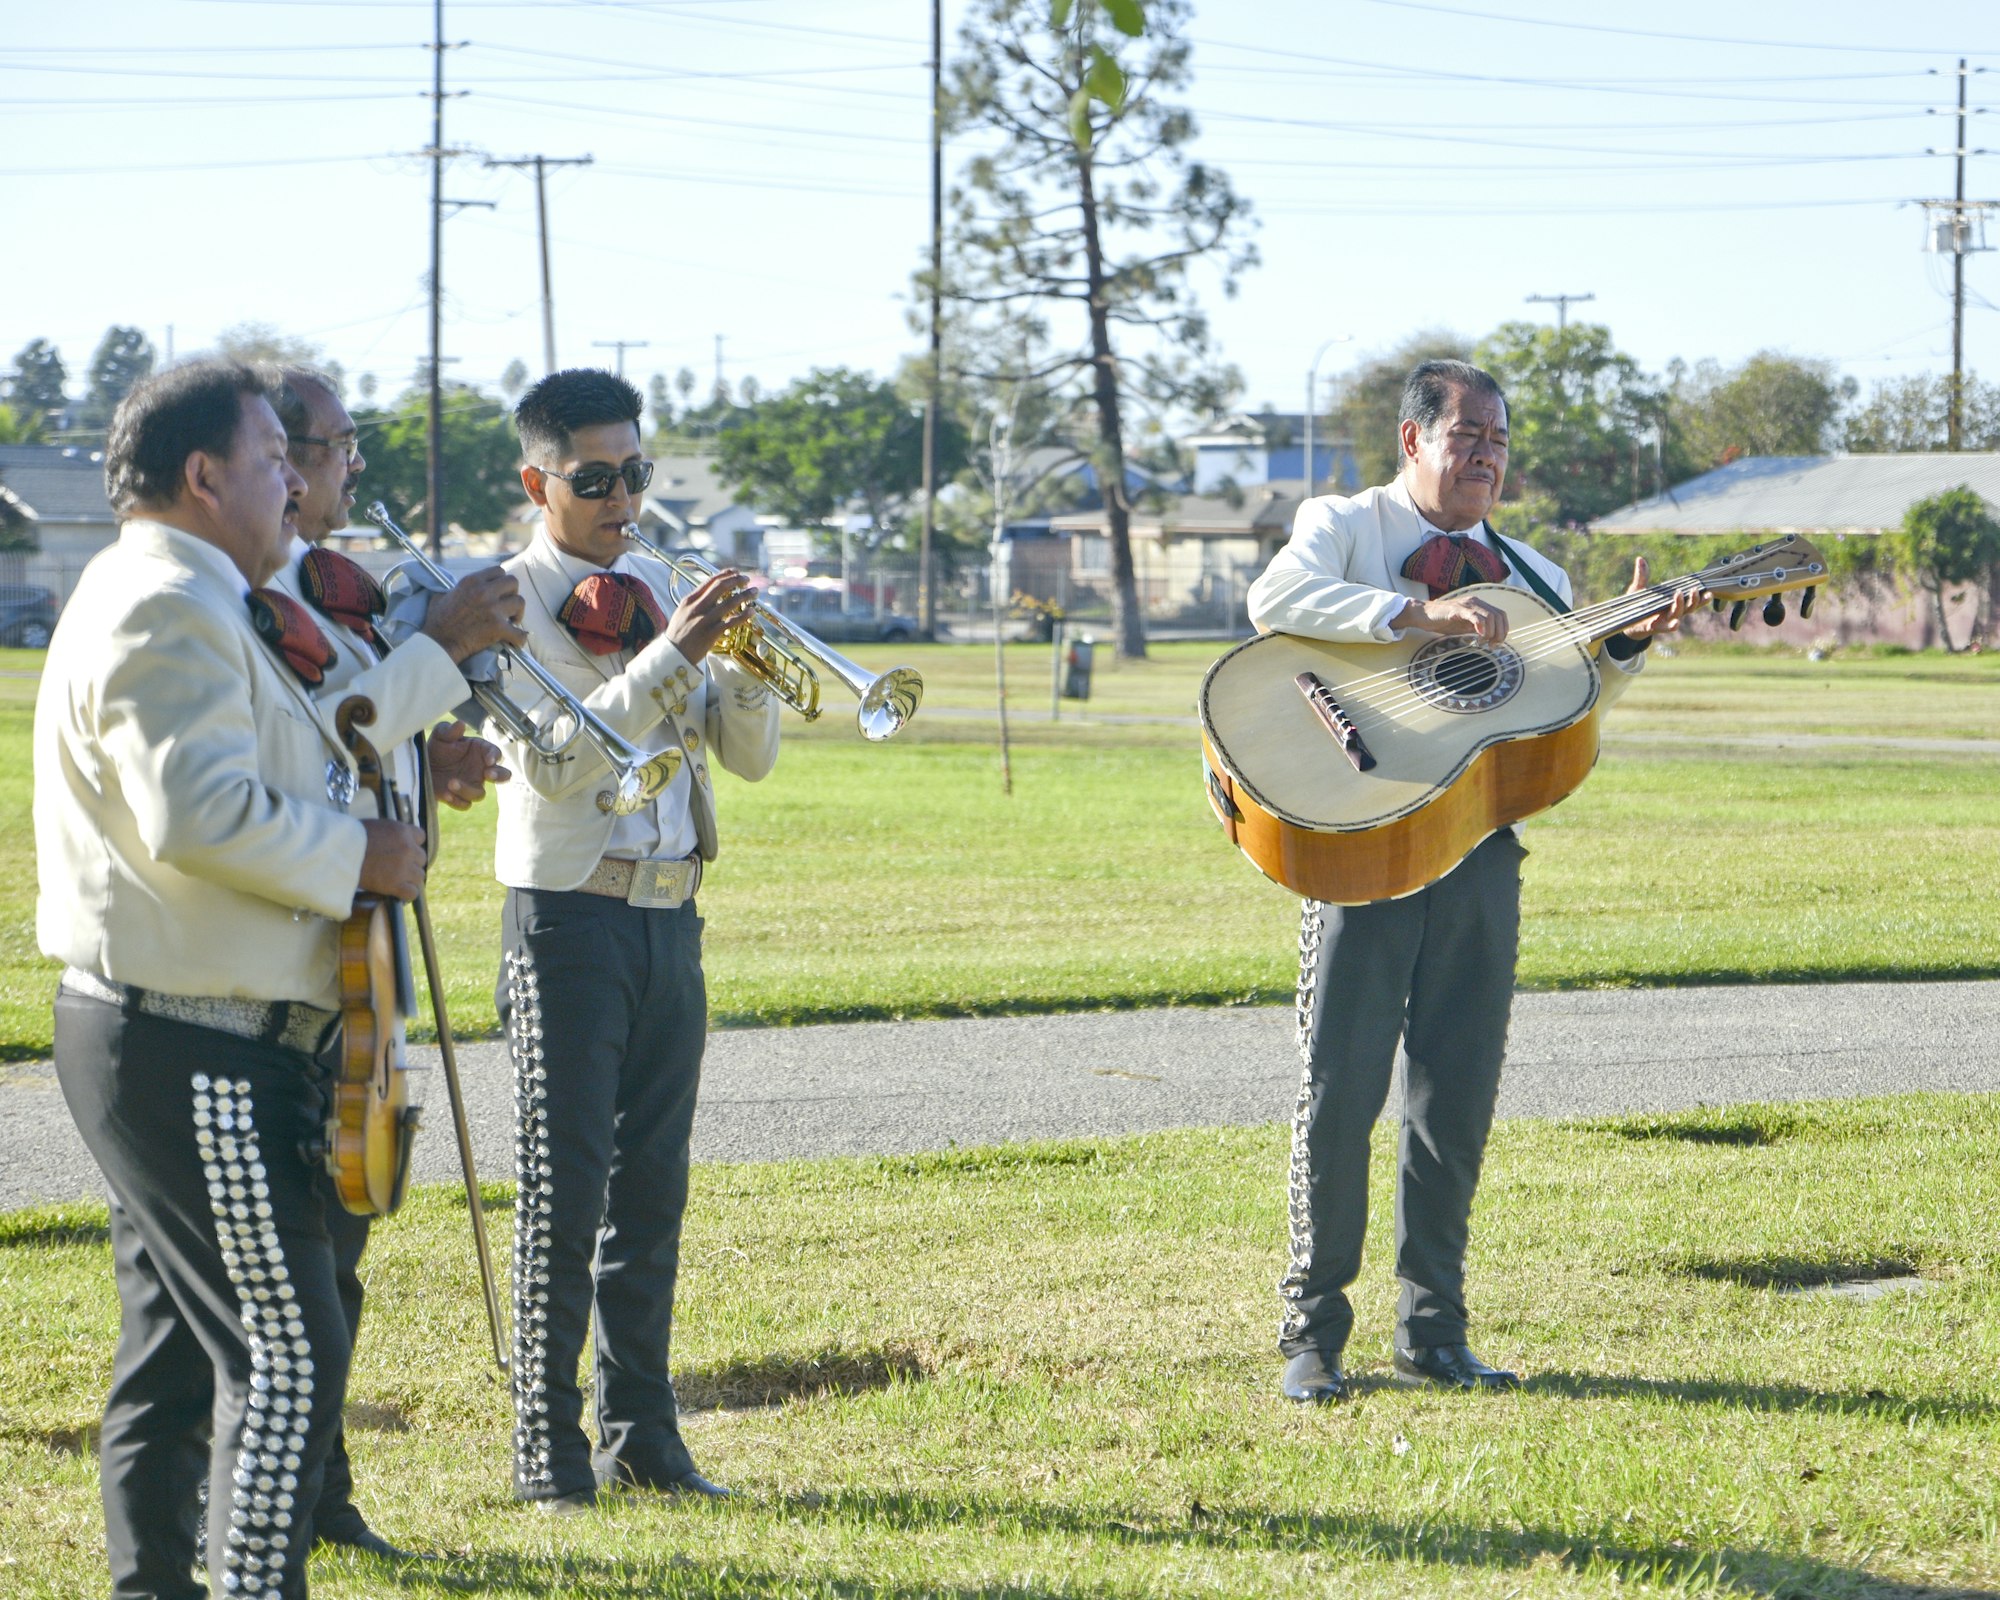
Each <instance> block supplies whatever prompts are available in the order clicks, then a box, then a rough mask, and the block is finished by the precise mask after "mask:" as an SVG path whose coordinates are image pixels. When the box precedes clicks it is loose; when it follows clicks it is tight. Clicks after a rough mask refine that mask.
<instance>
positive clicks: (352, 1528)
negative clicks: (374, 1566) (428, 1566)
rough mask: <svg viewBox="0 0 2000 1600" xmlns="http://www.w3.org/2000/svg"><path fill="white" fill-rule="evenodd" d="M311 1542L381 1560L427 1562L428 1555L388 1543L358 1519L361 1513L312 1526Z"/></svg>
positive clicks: (429, 1558)
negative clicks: (322, 1525) (323, 1524)
mask: <svg viewBox="0 0 2000 1600" xmlns="http://www.w3.org/2000/svg"><path fill="white" fill-rule="evenodd" d="M313 1543H314V1544H322V1545H332V1546H335V1547H336V1548H338V1549H341V1550H359V1551H360V1552H361V1553H362V1554H363V1555H368V1556H380V1557H381V1558H382V1559H383V1560H384V1561H429V1560H431V1559H433V1558H432V1557H430V1556H427V1555H423V1554H420V1553H419V1552H417V1551H415V1550H403V1549H399V1548H398V1547H397V1546H395V1545H393V1544H391V1543H390V1542H389V1541H388V1540H387V1539H385V1538H383V1537H382V1535H381V1534H379V1533H377V1532H376V1531H375V1530H374V1529H373V1528H371V1527H369V1526H368V1524H367V1523H366V1522H364V1521H363V1520H362V1519H361V1513H360V1512H358V1511H357V1512H355V1513H354V1514H353V1515H352V1516H348V1517H341V1518H338V1519H337V1520H336V1521H334V1522H333V1523H331V1524H329V1525H328V1526H326V1527H321V1526H319V1525H318V1524H315V1525H314V1527H313Z"/></svg>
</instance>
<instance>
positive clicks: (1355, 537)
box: [1247, 479, 1646, 705]
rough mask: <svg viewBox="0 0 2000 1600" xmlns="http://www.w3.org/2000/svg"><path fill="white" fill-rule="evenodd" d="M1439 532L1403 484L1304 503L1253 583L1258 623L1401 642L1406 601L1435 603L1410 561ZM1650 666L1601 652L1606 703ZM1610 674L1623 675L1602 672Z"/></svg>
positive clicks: (1553, 573) (1517, 545) (1517, 582)
mask: <svg viewBox="0 0 2000 1600" xmlns="http://www.w3.org/2000/svg"><path fill="white" fill-rule="evenodd" d="M1431 532H1432V530H1431V529H1430V528H1428V527H1427V526H1426V525H1425V523H1424V520H1423V518H1422V517H1421V516H1420V515H1419V514H1418V512H1417V508H1416V506H1415V505H1413V504H1412V503H1411V501H1410V496H1409V491H1408V490H1406V489H1405V488H1404V487H1403V484H1402V481H1401V480H1400V479H1398V480H1397V481H1396V482H1394V483H1389V484H1383V485H1381V486H1380V487H1378V488H1373V489H1363V490H1362V491H1361V492H1360V493H1359V494H1357V495H1353V496H1348V495H1339V494H1329V495H1320V496H1318V497H1316V498H1314V499H1311V500H1306V501H1303V502H1301V504H1300V506H1299V509H1298V515H1297V516H1296V517H1294V518H1293V520H1292V537H1291V539H1290V540H1289V541H1288V542H1287V543H1286V545H1285V547H1284V548H1283V549H1282V550H1280V551H1279V552H1278V553H1277V555H1276V556H1274V557H1273V558H1272V560H1271V564H1270V566H1268V567H1266V568H1265V569H1264V571H1263V573H1262V575H1261V576H1259V577H1258V579H1257V581H1256V582H1255V583H1253V584H1251V585H1250V593H1249V595H1248V597H1247V599H1248V605H1249V609H1250V621H1251V622H1252V623H1253V624H1254V625H1255V626H1256V627H1257V629H1258V630H1259V631H1260V632H1263V633H1294V634H1299V635H1302V636H1303V637H1305V638H1308V639H1327V640H1331V641H1333V642H1335V643H1340V644H1366V643H1368V642H1369V641H1371V640H1372V641H1374V642H1375V643H1378V644H1389V643H1392V642H1394V641H1395V640H1397V639H1400V638H1402V637H1403V634H1404V632H1406V631H1407V630H1403V629H1397V628H1392V627H1391V626H1390V625H1389V619H1390V618H1392V617H1394V616H1395V615H1396V614H1397V613H1398V612H1400V611H1401V610H1402V609H1403V604H1404V602H1405V601H1407V600H1428V599H1429V598H1430V591H1429V590H1428V589H1427V588H1425V587H1424V585H1423V584H1421V583H1419V582H1418V581H1417V580H1416V579H1414V578H1406V577H1404V576H1403V575H1402V572H1403V563H1404V562H1405V561H1407V560H1409V558H1410V555H1411V553H1412V552H1413V551H1415V550H1416V548H1417V546H1418V545H1420V544H1422V543H1423V542H1424V540H1425V539H1427V538H1429V537H1430V536H1431ZM1507 543H1508V545H1509V546H1510V548H1511V549H1513V550H1516V551H1519V552H1520V553H1521V555H1522V556H1523V557H1525V558H1526V559H1527V560H1528V561H1529V562H1530V563H1532V564H1533V567H1534V570H1535V575H1536V576H1537V577H1539V578H1540V579H1541V580H1542V581H1543V582H1544V583H1545V584H1547V585H1548V586H1549V588H1551V589H1553V590H1554V591H1555V592H1556V594H1558V595H1560V596H1561V597H1562V601H1563V604H1565V605H1569V604H1571V603H1572V601H1573V598H1574V596H1573V592H1572V590H1571V588H1570V581H1569V574H1568V573H1566V572H1564V571H1563V569H1562V568H1561V567H1559V566H1557V565H1556V564H1555V563H1554V562H1553V561H1550V560H1547V559H1546V558H1544V557H1543V556H1542V555H1540V554H1539V553H1537V552H1536V551H1533V550H1529V549H1527V548H1526V547H1525V546H1523V545H1522V544H1521V542H1520V541H1519V540H1518V539H1510V540H1508V541H1507ZM1508 566H1509V569H1510V570H1509V576H1508V581H1509V582H1510V583H1512V584H1513V585H1514V587H1516V588H1519V589H1529V590H1532V588H1533V585H1532V584H1529V583H1528V582H1526V581H1525V580H1524V579H1522V578H1520V577H1519V575H1518V574H1517V573H1515V572H1514V571H1513V570H1512V569H1513V566H1514V562H1513V560H1512V558H1511V557H1510V558H1509V560H1508ZM1645 661H1646V658H1645V656H1644V655H1643V654H1642V655H1636V656H1634V657H1632V658H1631V659H1630V660H1629V661H1619V660H1616V659H1614V658H1613V657H1611V656H1608V655H1606V654H1605V653H1604V650H1603V647H1602V646H1599V648H1598V651H1597V664H1598V669H1599V672H1600V674H1601V675H1602V677H1603V682H1604V703H1605V704H1606V705H1609V704H1610V703H1611V701H1613V700H1615V699H1616V698H1617V697H1618V696H1619V695H1621V694H1623V693H1624V691H1625V687H1626V685H1627V683H1628V682H1629V681H1630V680H1631V677H1632V675H1633V674H1635V673H1637V672H1638V671H1639V670H1640V668H1641V667H1643V666H1644V665H1645ZM1607 666H1608V667H1613V668H1615V669H1617V670H1615V671H1611V672H1605V671H1603V669H1604V668H1605V667H1607Z"/></svg>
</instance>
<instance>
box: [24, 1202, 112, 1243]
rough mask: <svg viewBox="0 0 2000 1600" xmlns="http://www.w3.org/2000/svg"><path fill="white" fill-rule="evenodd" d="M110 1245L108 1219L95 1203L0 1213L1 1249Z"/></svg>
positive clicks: (30, 1208) (38, 1207) (109, 1224)
mask: <svg viewBox="0 0 2000 1600" xmlns="http://www.w3.org/2000/svg"><path fill="white" fill-rule="evenodd" d="M110 1242H111V1222H110V1217H109V1215H108V1214H107V1213H106V1211H105V1209H104V1207H103V1205H101V1204H99V1203H97V1202H94V1201H93V1202H86V1203H82V1204H73V1205H54V1206H29V1207H27V1208H25V1209H23V1210H20V1211H7V1212H0V1250H24V1249H25V1250H33V1249H45V1248H51V1247H54V1246H58V1245H67V1244H92V1245H95V1244H109V1243H110Z"/></svg>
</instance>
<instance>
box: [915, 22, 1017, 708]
mask: <svg viewBox="0 0 2000 1600" xmlns="http://www.w3.org/2000/svg"><path fill="white" fill-rule="evenodd" d="M943 294H944V4H943V0H931V365H930V377H929V387H928V390H927V392H926V393H925V396H924V522H923V531H922V532H921V533H920V534H919V535H918V540H917V595H918V600H919V604H918V608H917V627H918V631H919V632H921V633H922V635H923V637H924V638H926V639H934V638H936V637H937V585H936V584H935V583H933V582H932V581H931V579H932V574H931V544H932V541H933V539H934V538H935V536H936V534H937V447H938V429H937V423H938V416H937V413H938V396H939V393H940V390H941V389H942V387H943V384H942V379H943V374H942V372H941V371H940V368H941V366H942V365H943V360H944V328H943V326H942V324H941V322H940V320H939V305H940V302H941V300H942V297H943ZM1001 714H1002V715H1003V716H1004V715H1005V714H1006V713H1005V711H1004V710H1003V711H1002V713H1001Z"/></svg>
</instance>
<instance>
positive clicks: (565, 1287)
mask: <svg viewBox="0 0 2000 1600" xmlns="http://www.w3.org/2000/svg"><path fill="white" fill-rule="evenodd" d="M502 930H503V931H502V948H503V958H502V959H503V965H502V969H501V973H500V983H499V987H498V992H497V995H496V999H497V1002H498V1007H499V1010H500V1012H501V1014H502V1016H503V1017H504V1018H505V1019H506V1022H507V1037H508V1043H509V1048H510V1050H511V1052H512V1055H513V1061H514V1084H515V1114H516V1115H515V1137H516V1143H515V1176H516V1180H517V1182H518V1184H519V1191H518V1194H519V1198H518V1200H517V1203H516V1211H515V1224H514V1326H515V1341H516V1343H515V1357H514V1360H515V1369H514V1383H515V1399H516V1424H515V1437H514V1491H515V1493H516V1494H517V1495H520V1496H522V1497H524V1498H527V1499H548V1498H552V1497H555V1496H560V1495H565V1494H569V1493H571V1492H573V1491H575V1490H578V1489H582V1488H585V1487H588V1486H589V1485H590V1484H591V1483H592V1482H593V1481H596V1479H597V1478H598V1477H599V1476H600V1475H609V1474H613V1473H615V1474H617V1475H618V1476H620V1477H623V1478H627V1479H630V1480H631V1481H634V1482H638V1483H651V1482H664V1481H670V1480H672V1479H673V1478H675V1477H677V1476H678V1475H680V1474H682V1473H684V1472H686V1471H687V1470H688V1469H689V1468H690V1466H691V1465H692V1462H691V1460H690V1458H689V1456H688V1453H687V1447H686V1445H685V1443H684V1442H683V1441H682V1439H681V1436H680V1424H679V1414H678V1410H677V1407H676V1404H675V1400H674V1393H673V1384H672V1381H671V1379H670V1377H669V1375H668V1369H669V1360H670V1356H671V1343H672V1332H673V1305H674V1289H675V1283H676V1279H677V1275H678V1270H679V1263H680V1233H681V1214H682V1212H683V1210H684V1209H685V1207H686V1204H687V1196H688V1171H689V1158H688V1139H689V1136H690V1133H691V1132H692V1129H693V1126H694V1106H695V1095H696V1091H697V1088H698V1086H699V1084H700V1081H701V1055H702V1047H703V1041H704V1038H705V1034H706V1028H707V1015H706V1012H707V1005H706V996H705V994H704V992H703V987H702V979H701V921H700V917H699V916H698V914H697V913H696V911H695V908H694V905H693V903H692V902H690V903H688V904H686V905H683V906H679V907H676V908H673V909H653V910H647V909H642V908H639V907H635V906H629V905H626V904H624V903H623V902H622V901H618V900H612V899H608V898H605V897H603V896H600V895H590V894H578V893H565V892H555V891H541V890H532V889H512V890H509V891H508V894H507V902H506V906H505V909H504V910H503V912H502ZM586 1329H589V1330H591V1357H592V1375H593V1377H594V1379H595V1384H594V1391H595V1392H594V1396H593V1398H594V1402H595V1406H594V1410H595V1415H594V1418H593V1420H594V1421H595V1423H596V1433H597V1439H596V1448H595V1450H593V1448H592V1441H591V1440H590V1439H589V1437H588V1436H587V1435H586V1433H585V1431H584V1416H583V1411H584V1394H583V1387H582V1384H581V1382H580V1381H579V1373H580V1368H581V1364H582V1360H583V1355H584V1346H585V1334H586Z"/></svg>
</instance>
